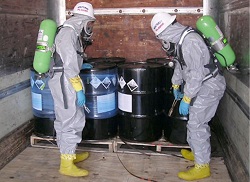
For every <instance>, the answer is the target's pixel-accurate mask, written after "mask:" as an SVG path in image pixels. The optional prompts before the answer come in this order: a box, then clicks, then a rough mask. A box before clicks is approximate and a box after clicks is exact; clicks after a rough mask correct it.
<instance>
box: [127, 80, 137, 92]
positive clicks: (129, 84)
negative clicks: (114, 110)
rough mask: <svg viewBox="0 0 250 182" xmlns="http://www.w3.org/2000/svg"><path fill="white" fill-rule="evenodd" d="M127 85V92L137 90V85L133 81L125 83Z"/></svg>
mask: <svg viewBox="0 0 250 182" xmlns="http://www.w3.org/2000/svg"><path fill="white" fill-rule="evenodd" d="M127 85H128V88H129V90H130V91H131V92H133V91H134V90H135V89H137V88H138V85H137V83H136V82H135V80H134V79H132V80H130V81H129V82H128V83H127Z"/></svg>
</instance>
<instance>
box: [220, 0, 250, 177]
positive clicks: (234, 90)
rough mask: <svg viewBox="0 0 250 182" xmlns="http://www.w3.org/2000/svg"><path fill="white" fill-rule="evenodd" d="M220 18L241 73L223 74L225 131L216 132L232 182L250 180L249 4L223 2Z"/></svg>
mask: <svg viewBox="0 0 250 182" xmlns="http://www.w3.org/2000/svg"><path fill="white" fill-rule="evenodd" d="M218 18H219V27H220V28H221V30H222V32H223V33H224V34H225V36H226V37H227V38H228V40H229V43H230V45H231V46H232V48H233V50H234V51H235V54H236V66H237V67H238V68H239V70H237V71H236V70H234V71H227V70H225V71H224V76H225V78H226V83H227V88H226V92H225V94H224V97H223V98H222V100H221V101H220V106H219V108H218V111H217V115H218V117H219V120H220V124H221V125H222V127H221V128H223V129H222V130H219V132H217V133H218V134H219V136H220V137H218V138H219V139H220V140H221V141H222V142H221V143H222V146H223V150H224V154H225V163H226V165H227V168H228V170H229V172H230V173H231V175H232V181H249V167H250V166H249V124H250V120H249V118H250V114H249V111H250V109H249V108H250V102H249V101H250V100H249V93H250V90H249V84H250V83H249V1H248V0H220V1H219V11H218ZM223 133H224V135H225V136H226V137H221V136H223V135H222V134H223ZM224 139H225V140H224Z"/></svg>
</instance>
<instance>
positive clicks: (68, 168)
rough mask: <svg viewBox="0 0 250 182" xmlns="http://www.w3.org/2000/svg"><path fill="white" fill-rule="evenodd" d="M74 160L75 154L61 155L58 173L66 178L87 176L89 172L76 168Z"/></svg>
mask: <svg viewBox="0 0 250 182" xmlns="http://www.w3.org/2000/svg"><path fill="white" fill-rule="evenodd" d="M74 159H76V154H61V164H60V170H59V172H60V173H61V174H63V175H66V176H73V177H82V176H88V174H89V172H88V171H87V170H84V169H80V168H78V167H77V166H76V165H75V164H74V163H73V160H74Z"/></svg>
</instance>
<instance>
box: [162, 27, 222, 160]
mask: <svg viewBox="0 0 250 182" xmlns="http://www.w3.org/2000/svg"><path fill="white" fill-rule="evenodd" d="M185 28H186V27H185V26H183V25H181V24H180V23H178V22H177V23H175V24H173V25H170V26H169V27H167V28H166V29H165V30H164V31H163V32H162V33H161V34H160V35H158V38H159V39H161V40H165V41H167V42H172V43H178V41H179V39H180V37H181V34H182V32H183V30H184V29H185ZM182 53H183V59H184V61H185V63H186V66H183V70H182V69H181V66H180V63H179V62H177V64H176V67H175V70H174V74H173V77H172V83H173V84H177V85H181V84H182V82H183V81H185V86H184V95H186V96H187V97H189V98H192V102H191V105H190V109H189V121H188V124H187V141H188V143H189V146H190V147H191V149H192V151H193V153H194V154H195V162H196V163H197V164H207V163H209V162H210V156H211V146H210V136H211V133H210V127H209V125H208V122H209V121H210V120H211V119H212V117H213V116H214V115H215V112H216V110H217V107H218V104H219V101H220V99H221V98H222V96H223V94H224V91H225V88H226V83H225V79H224V77H223V76H222V75H220V74H218V75H217V76H216V77H215V78H214V77H212V78H210V79H208V80H206V81H204V82H203V81H202V80H203V79H204V78H205V76H206V75H207V74H208V73H209V70H208V69H207V68H205V67H204V65H206V64H208V63H209V60H210V55H209V51H208V49H207V46H206V45H205V43H204V41H203V39H202V38H201V37H200V36H199V35H198V34H197V33H190V34H188V35H187V36H186V37H185V39H184V42H183V44H182Z"/></svg>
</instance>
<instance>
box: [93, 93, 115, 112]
mask: <svg viewBox="0 0 250 182" xmlns="http://www.w3.org/2000/svg"><path fill="white" fill-rule="evenodd" d="M114 109H115V93H112V94H107V95H102V96H97V112H98V113H104V112H109V111H113V110H114Z"/></svg>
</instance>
